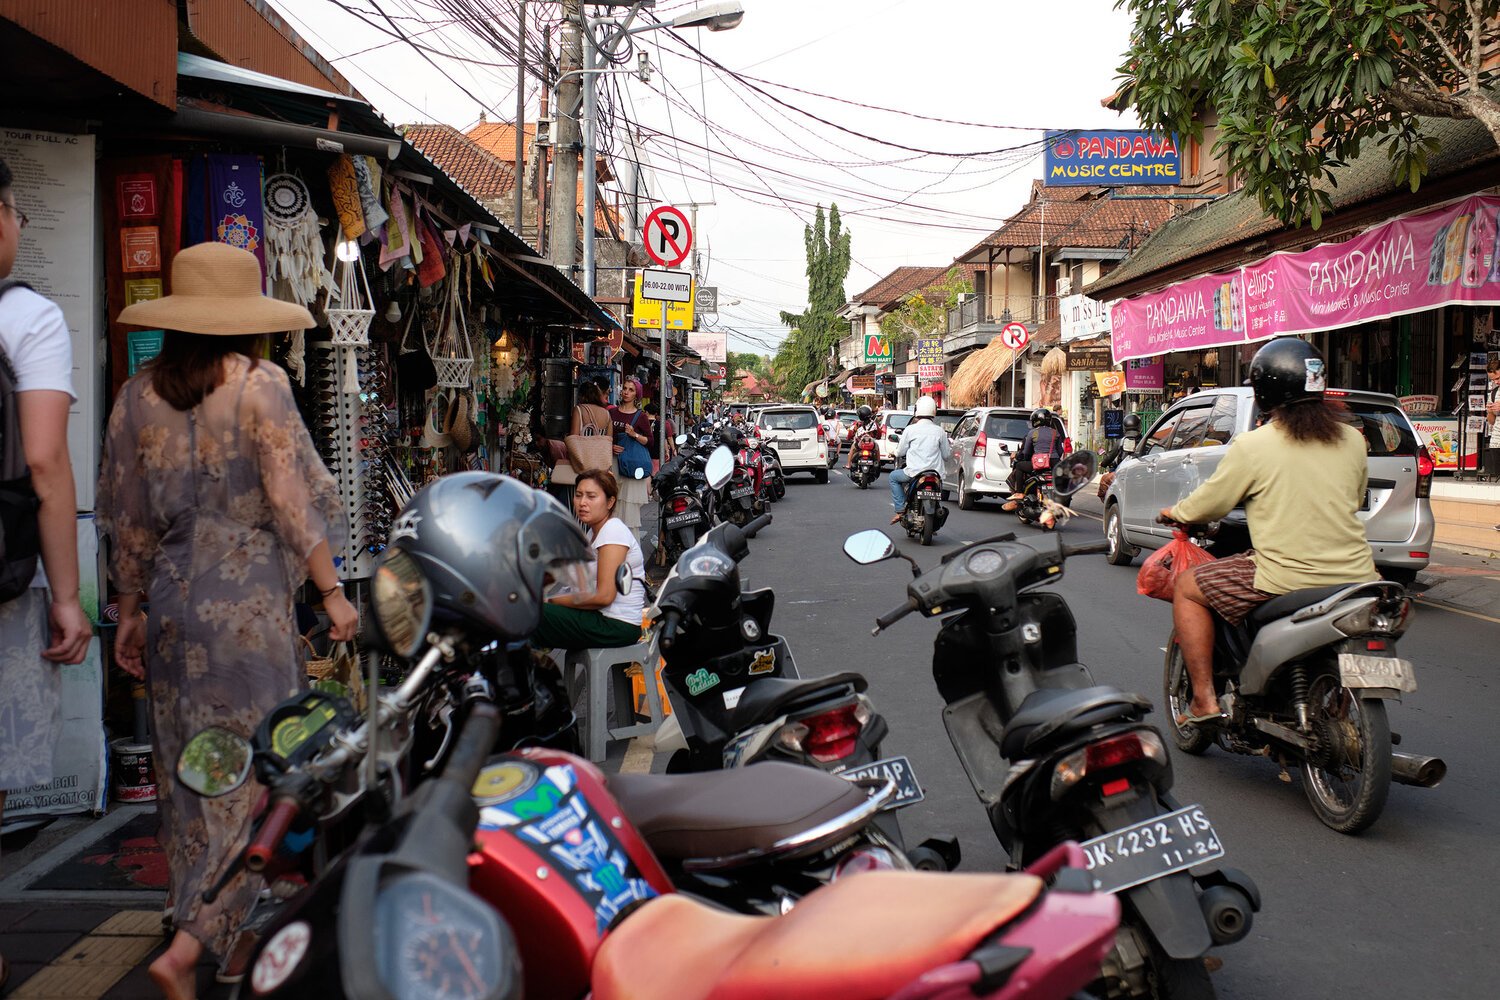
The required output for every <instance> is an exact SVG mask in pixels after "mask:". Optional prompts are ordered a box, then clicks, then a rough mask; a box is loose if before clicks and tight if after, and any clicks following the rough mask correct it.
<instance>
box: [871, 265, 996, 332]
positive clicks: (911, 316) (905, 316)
mask: <svg viewBox="0 0 1500 1000" xmlns="http://www.w3.org/2000/svg"><path fill="white" fill-rule="evenodd" d="M973 290H974V284H973V282H971V281H970V280H969V279H968V277H967V276H966V275H965V274H964V272H963V270H962V269H961V268H957V267H955V268H952V269H950V270H949V271H948V273H947V274H945V275H943V277H942V278H941V279H939V280H938V281H937V282H936V283H934V284H931V285H929V286H927V287H926V288H924V289H921V290H920V291H916V292H912V293H911V294H910V295H908V296H907V297H906V298H904V299H902V300H901V304H900V305H899V306H897V307H896V308H895V309H892V310H891V311H890V312H889V313H887V314H886V315H885V316H884V317H882V318H881V320H880V330H881V332H882V333H884V334H885V335H886V336H887V337H889V338H890V339H891V342H892V343H896V344H905V343H908V342H910V341H913V340H917V339H920V338H922V337H941V336H942V335H943V334H944V333H946V332H947V330H948V310H949V309H952V308H953V307H954V306H956V305H958V297H959V296H960V295H963V294H964V293H965V292H972V291H973Z"/></svg>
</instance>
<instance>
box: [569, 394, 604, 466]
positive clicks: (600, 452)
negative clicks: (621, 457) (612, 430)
mask: <svg viewBox="0 0 1500 1000" xmlns="http://www.w3.org/2000/svg"><path fill="white" fill-rule="evenodd" d="M584 406H587V407H589V410H600V412H603V410H602V408H600V407H597V406H595V405H593V404H592V403H584V404H581V405H580V406H579V411H580V415H581V416H582V417H583V420H580V424H581V429H582V433H579V434H569V435H568V436H567V437H566V438H564V439H563V444H564V445H565V447H566V448H567V452H568V464H569V465H571V466H572V467H573V471H574V473H575V474H576V473H579V472H585V471H587V470H589V469H607V468H609V467H610V464H611V462H612V461H613V460H614V457H615V448H614V439H613V438H611V437H610V435H609V432H608V431H601V430H600V429H599V428H598V427H596V426H594V422H593V421H592V420H591V419H590V418H592V417H593V415H594V414H593V413H591V412H589V411H586V410H584V409H583V407H584ZM608 421H609V418H608V414H607V413H606V415H605V419H604V421H603V423H604V424H605V426H606V427H607V426H608Z"/></svg>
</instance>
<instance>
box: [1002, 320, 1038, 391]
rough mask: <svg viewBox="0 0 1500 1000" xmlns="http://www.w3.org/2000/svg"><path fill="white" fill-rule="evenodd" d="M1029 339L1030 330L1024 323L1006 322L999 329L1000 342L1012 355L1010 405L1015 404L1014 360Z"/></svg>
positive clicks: (1019, 357) (1019, 358)
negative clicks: (1003, 326) (1002, 327)
mask: <svg viewBox="0 0 1500 1000" xmlns="http://www.w3.org/2000/svg"><path fill="white" fill-rule="evenodd" d="M1030 340H1031V331H1030V330H1028V329H1026V326H1025V324H1024V323H1007V324H1005V328H1004V329H1002V330H1001V331H1000V342H1001V343H1002V344H1004V345H1005V346H1006V347H1009V348H1010V350H1011V353H1012V354H1013V355H1014V357H1012V358H1011V359H1010V405H1011V406H1015V405H1016V362H1017V361H1019V360H1021V350H1022V349H1023V348H1024V347H1025V346H1026V344H1027V342H1029V341H1030ZM1022 405H1024V404H1022Z"/></svg>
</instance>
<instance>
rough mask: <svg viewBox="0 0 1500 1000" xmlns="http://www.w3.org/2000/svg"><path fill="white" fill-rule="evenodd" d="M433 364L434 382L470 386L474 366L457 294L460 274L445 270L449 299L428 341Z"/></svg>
mask: <svg viewBox="0 0 1500 1000" xmlns="http://www.w3.org/2000/svg"><path fill="white" fill-rule="evenodd" d="M427 353H428V354H429V355H431V356H432V365H433V367H434V368H435V369H436V370H437V384H438V385H440V386H448V387H450V388H455V389H458V388H463V389H467V388H469V386H470V384H471V377H472V373H473V369H474V348H473V346H472V345H471V342H470V340H469V333H468V328H467V324H466V323H465V321H464V307H463V299H462V298H461V296H460V295H459V274H458V272H456V271H453V272H449V274H448V299H447V301H446V302H444V303H443V311H442V314H441V316H440V318H439V319H438V325H437V334H436V335H435V336H434V337H433V339H432V340H431V341H429V342H428V344H427Z"/></svg>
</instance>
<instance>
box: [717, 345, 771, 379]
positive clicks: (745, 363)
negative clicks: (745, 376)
mask: <svg viewBox="0 0 1500 1000" xmlns="http://www.w3.org/2000/svg"><path fill="white" fill-rule="evenodd" d="M727 357H728V364H727V365H726V367H727V368H728V369H729V375H730V377H731V378H733V377H734V374H735V373H736V372H739V371H747V372H750V373H751V374H752V375H754V376H755V377H756V378H770V376H771V359H770V358H768V357H766V356H765V355H764V354H751V353H749V352H748V351H747V352H744V353H741V352H739V351H730V352H729V353H728V355H727Z"/></svg>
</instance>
